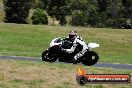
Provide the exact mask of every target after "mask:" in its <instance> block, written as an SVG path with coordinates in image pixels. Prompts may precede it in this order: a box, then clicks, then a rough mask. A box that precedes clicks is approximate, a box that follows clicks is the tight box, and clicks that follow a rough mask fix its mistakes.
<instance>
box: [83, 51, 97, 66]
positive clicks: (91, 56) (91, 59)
mask: <svg viewBox="0 0 132 88" xmlns="http://www.w3.org/2000/svg"><path fill="white" fill-rule="evenodd" d="M98 60H99V56H98V54H97V53H96V52H94V51H88V52H86V54H85V57H84V59H83V61H82V63H83V64H84V65H87V66H91V65H94V64H96V63H97V62H98Z"/></svg>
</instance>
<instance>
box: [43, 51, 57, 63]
mask: <svg viewBox="0 0 132 88" xmlns="http://www.w3.org/2000/svg"><path fill="white" fill-rule="evenodd" d="M42 60H43V61H47V62H55V61H56V60H57V58H56V57H55V54H53V53H50V52H49V50H45V51H44V52H43V53H42Z"/></svg>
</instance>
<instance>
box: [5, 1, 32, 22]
mask: <svg viewBox="0 0 132 88" xmlns="http://www.w3.org/2000/svg"><path fill="white" fill-rule="evenodd" d="M3 3H4V11H5V19H4V22H6V23H27V21H26V19H27V17H28V15H29V9H30V7H31V0H3Z"/></svg>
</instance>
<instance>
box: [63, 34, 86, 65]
mask: <svg viewBox="0 0 132 88" xmlns="http://www.w3.org/2000/svg"><path fill="white" fill-rule="evenodd" d="M66 39H69V41H71V42H72V43H73V46H72V47H71V48H70V49H63V51H65V52H67V53H73V52H74V50H75V49H76V47H77V45H78V44H80V45H81V46H82V50H81V51H80V52H79V53H77V54H76V55H75V56H74V58H73V59H72V61H73V63H77V62H78V58H80V57H81V56H83V54H84V53H85V52H86V49H87V45H86V43H85V42H84V41H83V40H82V38H81V37H80V36H78V35H77V32H76V31H70V33H69V37H68V38H66Z"/></svg>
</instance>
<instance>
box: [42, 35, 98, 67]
mask: <svg viewBox="0 0 132 88" xmlns="http://www.w3.org/2000/svg"><path fill="white" fill-rule="evenodd" d="M71 47H72V42H70V41H68V40H67V39H62V38H60V37H58V38H54V39H53V40H52V41H51V43H50V47H49V48H48V49H47V50H45V51H44V52H43V53H42V60H43V61H47V62H55V61H57V60H58V61H60V62H68V63H74V62H73V61H72V58H73V57H74V56H75V55H76V54H77V53H78V52H80V51H81V50H82V46H80V45H77V47H76V49H75V51H74V52H73V53H67V52H63V51H62V48H64V49H70V48H71ZM87 47H88V49H87V50H86V52H85V53H84V54H83V56H81V57H80V58H79V59H78V63H80V62H81V63H82V64H84V65H87V66H91V65H94V64H96V63H97V62H98V60H99V56H98V54H97V53H96V52H95V51H91V49H92V48H96V47H99V44H97V43H89V44H87Z"/></svg>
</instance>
